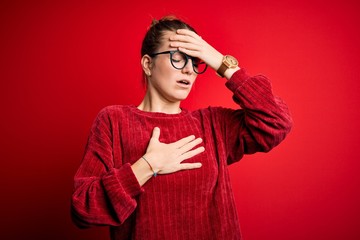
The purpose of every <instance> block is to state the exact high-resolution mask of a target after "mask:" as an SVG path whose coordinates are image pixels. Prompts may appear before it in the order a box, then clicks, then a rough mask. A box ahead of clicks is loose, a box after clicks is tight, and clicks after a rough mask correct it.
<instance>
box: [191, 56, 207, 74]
mask: <svg viewBox="0 0 360 240" xmlns="http://www.w3.org/2000/svg"><path fill="white" fill-rule="evenodd" d="M193 64H194V71H195V72H196V73H197V74H201V73H204V72H205V71H206V68H207V65H206V63H205V62H204V61H202V60H200V59H194V60H193Z"/></svg>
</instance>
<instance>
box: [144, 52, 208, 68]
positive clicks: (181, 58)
mask: <svg viewBox="0 0 360 240" xmlns="http://www.w3.org/2000/svg"><path fill="white" fill-rule="evenodd" d="M168 53H170V62H171V65H172V66H173V67H174V68H175V69H178V70H181V69H183V68H184V67H185V66H186V64H187V63H188V61H189V59H191V60H192V61H191V62H192V66H193V69H194V72H196V73H197V74H202V73H204V72H205V71H206V68H207V64H206V63H205V62H204V61H202V60H200V59H199V58H195V57H191V56H189V55H187V54H186V53H183V52H180V51H179V50H175V51H165V52H159V53H152V54H149V56H150V57H155V56H157V55H159V54H168Z"/></svg>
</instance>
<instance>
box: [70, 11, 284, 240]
mask: <svg viewBox="0 0 360 240" xmlns="http://www.w3.org/2000/svg"><path fill="white" fill-rule="evenodd" d="M141 55H142V58H141V65H142V68H143V72H144V76H145V79H146V84H147V91H146V94H145V96H144V99H143V101H142V102H141V103H140V105H138V106H132V105H130V106H109V107H106V108H104V109H103V110H102V111H100V113H99V114H98V116H97V118H96V120H95V122H94V124H93V126H92V129H91V132H90V136H89V140H88V144H87V146H86V151H85V155H84V158H83V161H82V163H81V165H80V167H79V169H78V171H77V173H76V175H75V179H74V180H75V188H74V193H73V197H72V216H73V219H74V221H75V223H76V224H77V225H78V226H80V227H89V226H102V225H107V226H110V233H111V237H112V239H206V240H207V239H227V240H229V239H240V238H241V235H240V227H239V224H238V217H237V212H236V207H235V203H234V198H233V194H232V190H231V185H230V180H229V173H228V170H227V165H229V164H232V163H234V162H237V161H239V160H240V159H241V158H242V157H243V154H251V153H255V152H267V151H269V150H271V149H272V148H273V147H275V146H276V145H278V144H279V143H280V142H281V141H282V140H283V139H284V138H285V136H286V135H287V133H288V132H289V131H290V128H291V117H290V115H289V112H288V110H287V107H286V105H285V104H284V103H283V102H282V101H281V100H280V99H279V98H278V97H276V96H274V95H273V94H272V90H271V85H270V82H269V80H268V79H267V78H266V77H264V76H254V77H251V76H249V75H248V74H247V73H246V72H245V70H244V69H243V68H240V67H239V66H237V61H236V59H235V58H233V57H231V56H223V55H222V54H221V53H219V52H218V51H217V50H216V49H214V48H213V47H212V46H210V45H209V44H208V43H207V42H206V41H204V40H203V39H202V38H201V37H200V36H199V35H198V34H197V33H196V32H195V30H194V29H193V28H192V27H191V26H189V25H188V24H186V23H184V22H183V21H181V20H178V19H176V18H169V17H165V18H163V19H161V20H160V21H155V22H153V24H152V26H151V27H150V29H149V30H148V32H147V34H146V36H145V38H144V40H143V44H142V50H141ZM207 66H209V67H210V68H212V69H214V70H215V71H217V72H218V74H219V75H220V76H222V77H224V78H226V79H227V82H226V84H225V85H226V86H227V88H229V90H231V91H232V92H233V94H234V97H233V98H234V100H235V102H236V103H238V104H239V109H238V110H232V109H227V108H222V107H209V108H206V109H200V110H197V111H187V110H186V109H182V108H181V107H180V103H181V101H182V100H184V99H186V97H187V96H188V94H189V92H190V90H191V88H192V86H193V84H194V82H195V79H196V77H197V75H198V74H201V73H203V72H204V71H205V70H206V68H207Z"/></svg>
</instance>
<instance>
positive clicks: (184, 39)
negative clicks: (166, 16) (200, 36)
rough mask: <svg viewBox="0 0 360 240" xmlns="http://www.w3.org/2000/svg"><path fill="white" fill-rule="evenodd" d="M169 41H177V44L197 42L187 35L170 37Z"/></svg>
mask: <svg viewBox="0 0 360 240" xmlns="http://www.w3.org/2000/svg"><path fill="white" fill-rule="evenodd" d="M170 41H179V42H197V41H198V40H197V39H196V38H194V37H192V36H189V35H180V34H174V35H171V36H170Z"/></svg>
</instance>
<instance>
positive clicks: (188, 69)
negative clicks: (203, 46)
mask: <svg viewBox="0 0 360 240" xmlns="http://www.w3.org/2000/svg"><path fill="white" fill-rule="evenodd" d="M192 61H193V60H192V59H191V58H190V59H189V60H188V61H187V63H186V65H185V67H184V68H183V69H182V72H183V73H186V74H193V73H194V69H193V62H192Z"/></svg>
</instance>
